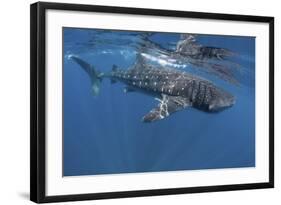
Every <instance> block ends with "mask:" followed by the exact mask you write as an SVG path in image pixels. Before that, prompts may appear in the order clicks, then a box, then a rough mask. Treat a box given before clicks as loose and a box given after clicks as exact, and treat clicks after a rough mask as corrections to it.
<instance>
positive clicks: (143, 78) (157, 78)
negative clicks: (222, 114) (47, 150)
mask: <svg viewBox="0 0 281 205" xmlns="http://www.w3.org/2000/svg"><path fill="white" fill-rule="evenodd" d="M70 59H72V60H73V61H75V62H76V63H77V64H79V65H80V66H81V67H82V68H83V70H84V71H85V72H86V73H87V74H88V75H89V77H90V79H91V83H92V93H93V95H98V94H99V91H100V84H101V82H102V79H104V78H109V79H110V80H111V82H112V83H115V82H121V83H124V84H125V85H126V88H125V91H127V92H131V91H136V92H141V93H145V94H148V95H151V96H153V97H154V98H155V99H156V100H157V101H159V103H158V105H157V106H156V107H155V108H153V109H152V110H151V111H150V112H149V113H147V114H146V115H145V116H144V117H143V119H142V121H143V122H153V121H157V120H161V119H164V118H166V117H168V116H170V115H171V114H173V113H175V112H177V111H180V110H183V109H185V108H188V107H191V106H192V107H194V108H196V109H198V110H201V111H204V112H218V111H221V110H224V109H225V108H228V107H231V106H232V105H234V104H235V98H234V96H233V95H231V94H230V93H228V92H227V91H225V90H223V89H221V88H219V87H217V86H216V85H214V84H213V83H212V82H210V81H208V80H206V79H203V78H200V77H197V76H194V75H192V74H189V73H187V72H184V71H179V70H175V69H168V68H167V69H166V68H161V67H159V68H158V67H156V66H153V65H149V64H147V63H145V61H144V60H143V58H142V56H141V55H140V54H139V55H137V60H136V62H135V64H134V65H133V66H132V67H131V68H129V69H119V68H117V66H115V65H113V67H112V71H110V72H108V73H103V72H99V71H97V70H96V69H95V67H94V66H93V65H90V64H89V63H87V62H85V61H84V60H82V59H80V58H79V57H77V56H74V55H72V56H70Z"/></svg>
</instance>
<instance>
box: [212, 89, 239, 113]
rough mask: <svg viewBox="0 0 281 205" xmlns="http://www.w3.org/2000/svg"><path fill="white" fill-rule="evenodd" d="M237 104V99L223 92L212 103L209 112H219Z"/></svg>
mask: <svg viewBox="0 0 281 205" xmlns="http://www.w3.org/2000/svg"><path fill="white" fill-rule="evenodd" d="M235 102H236V99H235V97H234V96H233V95H231V94H230V93H228V92H225V91H221V92H220V95H218V96H217V97H216V98H215V99H214V100H212V102H211V103H210V104H209V111H211V112H218V111H222V110H224V109H226V108H229V107H231V106H233V105H234V104H235Z"/></svg>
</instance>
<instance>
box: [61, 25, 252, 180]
mask: <svg viewBox="0 0 281 205" xmlns="http://www.w3.org/2000/svg"><path fill="white" fill-rule="evenodd" d="M62 35H63V54H62V55H63V105H62V106H63V176H81V175H97V174H122V173H123V174H124V173H140V172H160V171H183V170H202V169H225V168H245V167H254V166H255V37H254V36H226V35H212V34H208V35H207V34H193V33H190V34H187V33H168V32H150V31H149V32H147V31H122V30H106V29H94V28H93V29H88V28H87V29H86V28H68V27H64V28H63V30H62Z"/></svg>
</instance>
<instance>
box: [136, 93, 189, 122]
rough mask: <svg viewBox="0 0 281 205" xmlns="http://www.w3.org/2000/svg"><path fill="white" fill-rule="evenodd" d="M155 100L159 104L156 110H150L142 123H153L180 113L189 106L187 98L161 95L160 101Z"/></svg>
mask: <svg viewBox="0 0 281 205" xmlns="http://www.w3.org/2000/svg"><path fill="white" fill-rule="evenodd" d="M156 100H158V101H159V102H160V103H159V104H158V106H157V107H156V108H154V109H152V110H151V111H150V112H149V113H147V114H146V115H145V116H144V117H143V119H142V121H143V122H153V121H156V120H161V119H164V118H166V117H168V116H169V115H171V114H172V113H174V112H177V111H180V110H182V109H184V108H186V107H188V106H190V105H191V103H190V101H189V100H188V99H187V98H184V97H179V96H167V95H162V99H156Z"/></svg>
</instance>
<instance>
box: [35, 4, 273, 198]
mask: <svg viewBox="0 0 281 205" xmlns="http://www.w3.org/2000/svg"><path fill="white" fill-rule="evenodd" d="M48 9H54V10H67V11H86V12H101V13H121V14H131V15H150V16H160V17H165V16H166V17H181V18H194V19H215V20H229V21H247V22H262V23H267V24H269V45H270V46H269V51H268V52H269V181H268V182H263V183H250V184H238V185H237V184H236V185H234V184H230V185H220V186H204V187H188V188H171V189H158V190H138V191H124V192H123V191H122V192H108V193H89V194H74V195H60V196H46V171H45V168H46V165H45V163H46V160H45V159H46V153H45V151H46V143H45V141H46V138H45V134H46V127H45V123H46V122H45V117H46V97H45V95H46V93H45V88H46V79H45V74H46V70H45V69H46V68H45V64H46V60H45V48H46V47H45V38H46V31H45V26H46V10H48ZM30 50H31V51H30V199H31V201H34V202H37V203H45V202H62V201H77V200H96V199H109V198H123V197H140V196H154V195H169V194H186V193H197V192H214V191H230V190H245V189H260V188H273V187H274V18H273V17H264V16H248V15H230V14H217V13H202V12H187V11H172V10H156V9H144V8H126V7H110V6H96V5H82V4H65V3H47V2H38V3H34V4H32V5H31V7H30Z"/></svg>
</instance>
